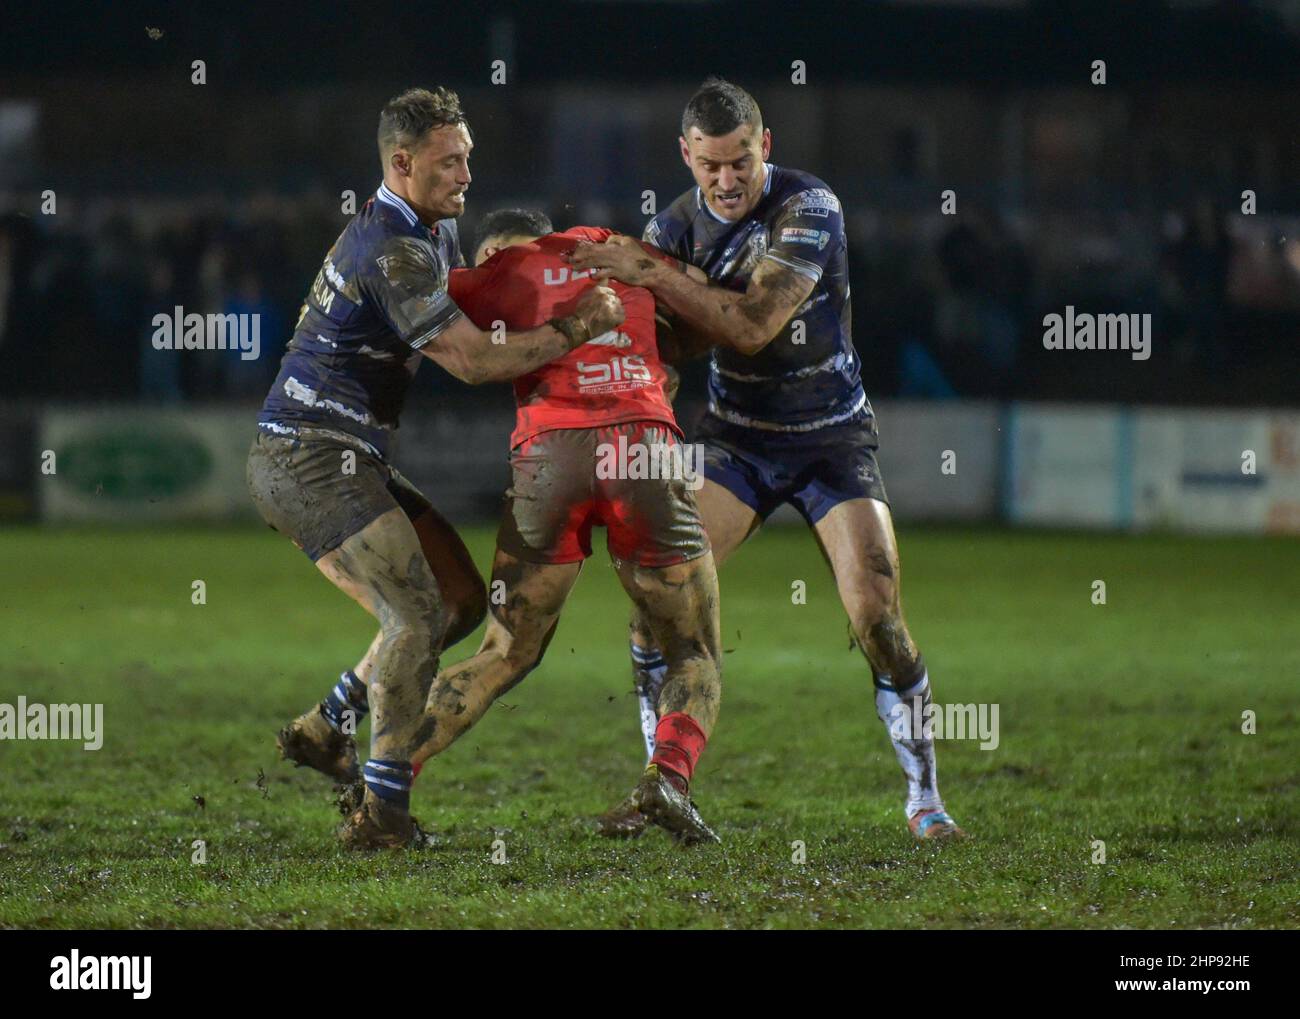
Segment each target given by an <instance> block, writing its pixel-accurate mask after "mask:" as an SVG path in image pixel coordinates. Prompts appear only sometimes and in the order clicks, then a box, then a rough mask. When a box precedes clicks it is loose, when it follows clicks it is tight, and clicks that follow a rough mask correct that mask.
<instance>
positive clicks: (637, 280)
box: [572, 78, 964, 839]
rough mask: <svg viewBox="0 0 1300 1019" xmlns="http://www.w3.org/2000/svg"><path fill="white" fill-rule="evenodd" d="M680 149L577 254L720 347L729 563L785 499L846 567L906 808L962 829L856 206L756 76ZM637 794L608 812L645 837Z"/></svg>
mask: <svg viewBox="0 0 1300 1019" xmlns="http://www.w3.org/2000/svg"><path fill="white" fill-rule="evenodd" d="M681 131H682V134H681V138H680V139H679V142H680V145H681V155H682V160H683V161H684V162H685V163H686V165H687V166H688V167H689V168H690V170H691V173H692V175H693V176H694V177H695V183H696V187H694V188H692V189H691V190H689V191H687V192H686V193H685V194H683V195H681V196H680V197H679V198H678V199H677V200H676V201H675V202H673V204H672V205H671V206H670V207H669V208H667V209H665V210H664V211H663V212H661V213H660V214H659V215H658V216H656V217H655V218H654V219H653V220H652V221H651V222H650V224H649V225H648V226H647V227H646V230H645V233H644V235H643V238H642V242H641V243H637V242H636V241H635V240H633V239H631V238H627V237H621V238H614V239H611V240H610V241H606V242H605V243H603V244H584V245H580V246H579V247H578V249H577V250H576V251H575V252H574V254H573V256H572V264H573V265H574V266H575V267H577V268H580V269H590V270H595V271H596V272H597V274H598V278H599V277H604V278H613V279H617V280H619V281H621V282H623V283H626V284H629V285H632V286H640V287H645V288H647V289H648V290H650V291H651V292H652V293H653V294H654V295H655V298H656V299H657V301H658V302H659V304H660V305H661V306H662V307H664V308H666V309H667V310H668V311H670V312H671V313H672V314H673V315H675V316H676V318H677V320H678V323H679V325H680V326H681V327H683V329H682V331H683V332H689V333H693V334H695V335H696V336H697V337H699V338H700V339H701V340H702V341H703V343H704V344H716V346H715V347H714V349H713V354H712V361H711V364H710V371H709V409H708V413H707V414H706V415H705V417H704V420H703V422H702V423H701V425H700V428H699V430H698V432H697V434H696V436H695V439H696V441H697V442H700V443H702V444H703V445H704V447H705V457H704V463H705V478H706V480H705V483H704V486H703V488H702V489H701V491H700V492H699V495H698V501H699V508H700V513H701V516H702V518H703V520H704V525H705V529H706V530H707V532H708V535H709V540H710V542H711V543H712V545H713V555H714V558H715V559H716V561H717V562H719V563H721V562H722V561H723V560H725V559H726V558H727V556H729V555H730V554H731V553H732V552H733V551H735V549H736V548H737V547H739V546H740V544H741V543H742V542H743V541H744V540H745V539H746V538H748V537H749V536H750V535H751V534H752V533H754V531H756V530H757V529H758V527H759V526H760V525H761V524H762V522H763V521H764V520H765V519H766V518H767V517H768V516H769V515H770V514H771V513H772V512H773V510H775V509H776V508H777V507H778V506H779V505H781V504H783V503H789V504H791V505H793V506H794V507H795V509H797V510H798V511H799V513H800V514H802V516H803V518H804V519H805V520H806V521H807V523H808V526H809V527H810V528H812V530H813V533H814V535H815V536H816V539H817V542H818V544H819V545H820V546H821V548H822V551H823V553H824V554H825V556H826V559H827V561H828V562H829V564H830V567H831V570H832V572H833V573H834V576H835V583H836V587H837V589H838V591H839V595H840V600H841V602H842V603H843V605H844V609H845V611H846V612H847V613H848V616H849V621H850V625H851V627H852V631H853V634H854V636H855V637H856V639H857V643H858V646H859V647H860V648H861V649H862V650H863V651H864V652H865V654H866V657H867V660H868V662H869V664H870V667H871V673H872V677H873V681H874V686H875V702H876V711H877V714H878V715H879V717H880V719H881V721H882V722H884V723H885V727H886V730H887V731H888V732H889V736H890V739H891V741H892V742H893V745H894V750H895V753H896V755H897V757H898V760H899V763H900V764H901V765H902V768H903V772H904V775H905V776H906V779H907V800H906V802H905V804H904V811H905V813H906V816H907V819H908V827H909V829H910V830H911V832H912V834H913V835H915V836H916V837H917V838H920V839H934V838H948V837H954V836H961V835H963V834H964V832H962V830H961V829H960V828H958V827H957V825H956V823H955V822H954V821H953V820H952V818H951V817H950V816H949V815H948V814H947V812H946V811H945V810H944V805H943V801H942V799H941V798H940V796H939V788H938V783H937V780H936V772H935V753H934V741H933V739H932V738H929V736H928V734H927V732H926V731H924V727H922V729H923V731H921V732H913V731H911V730H912V728H913V726H912V725H911V722H912V721H913V719H915V718H922V719H925V718H927V717H928V715H927V714H925V709H926V707H928V705H929V704H930V699H931V693H930V683H929V678H928V675H927V672H926V667H925V662H924V660H923V659H922V657H921V653H920V652H919V651H918V650H917V647H916V644H915V643H914V642H913V640H912V637H911V635H910V634H909V633H908V630H907V624H906V623H905V622H904V620H903V610H902V604H901V601H900V596H899V559H898V548H897V544H896V542H895V539H894V528H893V522H892V519H891V517H890V511H889V503H888V501H887V498H886V495H885V487H884V484H883V482H882V481H881V477H880V469H879V467H878V466H877V464H876V456H875V453H876V447H877V432H876V423H875V416H874V414H873V412H872V409H871V404H870V403H869V402H868V401H867V397H866V394H865V392H864V391H863V388H862V380H861V365H860V363H859V360H858V355H857V352H856V351H855V350H854V347H853V341H852V338H851V335H850V312H849V273H848V256H847V245H846V242H845V232H844V216H843V211H842V209H841V208H840V202H839V200H838V199H837V198H836V196H835V194H834V193H833V192H832V191H831V190H830V188H828V187H827V186H826V184H825V183H823V182H822V181H820V180H818V179H817V178H816V177H814V176H812V175H811V174H808V173H804V172H802V171H800V170H792V169H789V168H787V167H779V166H774V165H773V164H771V163H769V162H768V161H767V160H768V157H769V154H770V152H771V145H772V136H771V132H770V131H769V130H768V129H766V128H765V127H764V126H763V121H762V116H761V114H760V112H759V108H758V104H757V103H755V102H754V99H753V97H751V96H750V95H749V94H748V93H747V92H745V91H744V90H743V89H741V88H739V87H737V86H736V85H733V84H731V83H729V82H726V81H723V80H721V79H716V78H711V79H709V80H708V81H706V82H705V83H704V85H703V86H702V87H701V88H700V90H699V91H698V92H697V93H696V94H695V95H694V96H693V97H692V98H691V100H690V102H689V103H688V104H687V106H686V111H685V113H684V114H683V116H682V125H681ZM643 245H652V246H653V247H655V248H657V249H658V250H659V251H662V252H665V253H667V254H669V255H672V256H673V257H675V258H677V259H679V260H680V261H681V262H682V263H685V264H687V265H692V266H696V267H698V268H700V269H702V270H704V272H705V273H706V274H707V275H708V282H707V283H700V282H698V281H696V280H695V279H693V278H692V277H690V276H688V275H686V274H684V273H682V272H678V271H675V270H674V269H673V268H672V267H669V266H666V265H665V264H664V263H663V262H662V260H660V259H658V258H652V257H650V256H649V255H648V254H647V253H646V251H645V250H643ZM631 645H632V646H631V652H632V666H633V671H634V674H635V676H636V683H637V691H638V695H639V698H640V700H641V709H642V710H641V716H642V731H643V735H644V737H645V740H646V745H647V749H650V748H652V746H653V739H654V719H655V717H656V714H657V710H658V695H659V689H660V687H661V685H662V676H663V658H662V656H661V655H660V653H659V651H658V650H657V649H656V648H655V647H654V645H653V641H652V638H651V636H650V633H649V631H648V630H647V628H646V627H645V625H644V623H643V622H642V621H641V620H639V619H636V618H634V619H633V622H632V626H631ZM644 826H645V820H644V818H643V817H642V816H641V815H640V813H639V811H637V809H636V802H635V799H634V798H629V799H627V800H624V802H623V803H621V804H619V805H618V806H616V807H615V808H613V809H612V810H611V811H610V812H609V813H607V814H606V815H605V816H604V817H603V818H602V821H601V830H602V832H604V833H605V834H608V835H635V834H639V832H640V831H641V830H642V828H644Z"/></svg>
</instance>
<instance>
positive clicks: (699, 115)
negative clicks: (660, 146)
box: [682, 78, 763, 138]
mask: <svg viewBox="0 0 1300 1019" xmlns="http://www.w3.org/2000/svg"><path fill="white" fill-rule="evenodd" d="M742 124H749V125H750V126H751V127H756V128H757V127H762V126H763V114H762V113H761V112H759V109H758V103H756V102H754V97H753V96H751V95H750V94H749V93H748V92H746V91H745V90H744V89H743V88H741V87H740V86H739V85H733V84H732V83H731V82H729V81H726V80H725V79H723V78H707V79H705V81H704V84H703V85H701V86H700V87H699V89H698V90H697V91H696V93H695V95H693V96H691V101H690V102H688V103H687V104H686V110H685V112H684V113H682V137H683V138H685V137H686V136H687V133H688V132H689V131H690V129H691V128H693V127H698V128H699V129H700V130H701V131H702V132H703V133H704V134H707V135H708V136H709V137H710V138H719V137H721V136H722V135H724V134H731V132H732V131H734V130H736V128H738V127H740V125H742Z"/></svg>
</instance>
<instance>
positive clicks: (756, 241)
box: [740, 230, 767, 273]
mask: <svg viewBox="0 0 1300 1019" xmlns="http://www.w3.org/2000/svg"><path fill="white" fill-rule="evenodd" d="M766 254H767V231H766V230H758V231H756V232H755V233H754V236H753V237H751V238H750V239H749V243H748V244H747V245H746V250H745V257H744V259H743V260H742V261H741V263H740V272H742V273H749V272H753V271H754V268H755V266H757V265H758V263H759V262H761V261H762V260H763V256H764V255H766Z"/></svg>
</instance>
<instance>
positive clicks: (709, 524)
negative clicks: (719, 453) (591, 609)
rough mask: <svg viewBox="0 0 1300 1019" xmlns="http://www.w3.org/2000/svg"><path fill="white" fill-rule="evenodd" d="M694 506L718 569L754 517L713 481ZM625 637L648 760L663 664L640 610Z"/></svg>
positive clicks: (742, 539) (652, 747)
mask: <svg viewBox="0 0 1300 1019" xmlns="http://www.w3.org/2000/svg"><path fill="white" fill-rule="evenodd" d="M696 504H697V505H698V507H699V511H700V519H701V520H702V521H703V523H704V530H705V533H706V534H708V536H709V543H710V545H711V546H712V547H713V561H714V564H715V566H721V565H722V563H723V561H725V560H726V559H727V557H728V556H730V555H731V553H732V552H734V551H735V550H736V549H738V548H739V547H740V546H741V545H742V544H743V543H744V542H745V540H746V539H747V538H748V537H749V536H750V535H751V534H753V533H754V532H755V531H756V530H758V527H759V523H760V521H759V518H758V514H757V513H755V512H754V511H753V510H752V509H750V507H748V506H746V505H745V504H744V503H743V502H741V501H740V500H739V499H737V498H736V497H735V496H734V495H732V494H731V492H729V491H728V490H727V489H725V488H723V487H722V486H721V485H719V484H717V483H716V482H713V481H705V482H704V485H703V486H702V487H701V488H700V492H699V495H698V497H697V499H696ZM628 637H629V645H630V647H629V650H630V652H631V655H632V679H633V682H634V684H635V687H636V695H637V708H638V710H639V711H640V715H641V736H642V738H643V739H644V740H645V756H646V760H647V761H649V760H650V758H651V757H653V756H654V751H655V727H656V725H658V722H659V692H660V690H661V689H662V688H663V685H664V676H665V675H666V673H667V664H666V663H665V661H664V657H663V654H662V652H661V651H660V649H659V647H658V646H657V645H656V643H655V640H654V635H653V634H652V633H651V630H650V626H649V624H648V623H647V622H646V620H645V618H644V617H643V615H642V613H641V611H640V609H636V608H634V609H633V612H632V621H631V623H630V624H629V625H628Z"/></svg>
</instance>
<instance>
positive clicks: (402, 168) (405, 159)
mask: <svg viewBox="0 0 1300 1019" xmlns="http://www.w3.org/2000/svg"><path fill="white" fill-rule="evenodd" d="M388 162H389V163H390V164H391V165H392V167H393V169H394V170H396V171H397V172H398V174H399V175H401V176H403V177H409V176H411V154H410V153H409V152H407V151H406V150H405V149H393V154H392V155H391V156H389V157H388Z"/></svg>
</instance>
